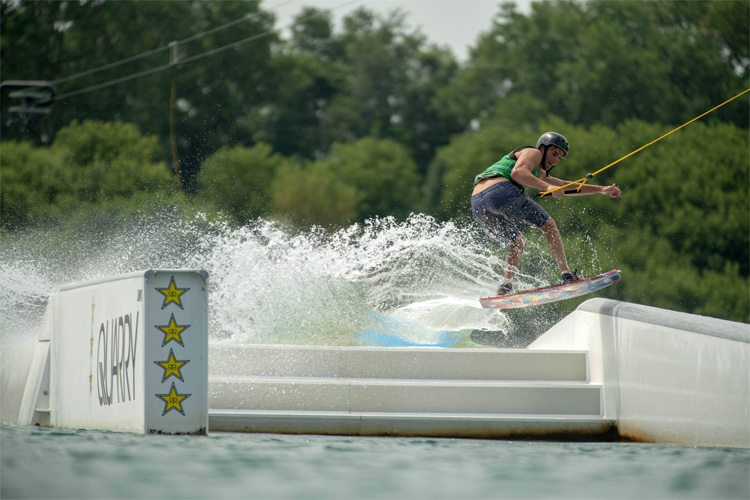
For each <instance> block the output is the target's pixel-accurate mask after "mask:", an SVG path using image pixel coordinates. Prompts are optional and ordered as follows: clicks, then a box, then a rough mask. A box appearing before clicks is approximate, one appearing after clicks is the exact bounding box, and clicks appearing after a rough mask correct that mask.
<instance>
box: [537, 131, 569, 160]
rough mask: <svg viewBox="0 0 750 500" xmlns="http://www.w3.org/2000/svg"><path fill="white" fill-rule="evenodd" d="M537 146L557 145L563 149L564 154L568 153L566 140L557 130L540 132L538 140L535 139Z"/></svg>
mask: <svg viewBox="0 0 750 500" xmlns="http://www.w3.org/2000/svg"><path fill="white" fill-rule="evenodd" d="M539 146H557V147H558V148H560V149H562V150H563V151H565V156H567V155H568V140H567V139H566V138H565V137H563V136H562V134H558V133H557V132H545V133H544V134H542V136H541V137H540V138H539V140H538V141H536V147H537V148H538V147H539Z"/></svg>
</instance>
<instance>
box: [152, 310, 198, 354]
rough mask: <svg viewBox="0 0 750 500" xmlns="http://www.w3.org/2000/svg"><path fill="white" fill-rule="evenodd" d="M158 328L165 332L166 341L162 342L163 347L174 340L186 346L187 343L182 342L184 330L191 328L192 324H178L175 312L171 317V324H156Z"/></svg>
mask: <svg viewBox="0 0 750 500" xmlns="http://www.w3.org/2000/svg"><path fill="white" fill-rule="evenodd" d="M156 328H158V329H159V330H161V331H162V333H164V341H163V342H162V343H161V346H162V347H164V346H165V345H167V342H170V341H172V340H174V341H175V342H177V343H178V344H180V345H181V346H182V347H185V344H184V343H183V342H182V332H183V331H185V330H187V329H188V328H190V325H178V324H177V322H176V321H175V320H174V313H173V314H172V315H171V316H170V317H169V324H167V325H161V326H159V325H156Z"/></svg>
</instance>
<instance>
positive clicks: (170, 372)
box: [154, 349, 190, 382]
mask: <svg viewBox="0 0 750 500" xmlns="http://www.w3.org/2000/svg"><path fill="white" fill-rule="evenodd" d="M188 363H190V360H187V359H186V360H177V359H175V357H174V351H173V350H172V349H170V350H169V358H168V359H167V360H166V361H154V364H155V365H158V366H161V367H162V369H164V375H163V377H162V379H161V381H162V382H164V381H166V380H167V379H168V378H169V377H177V378H178V379H180V382H184V381H185V380H183V378H182V372H181V371H180V369H181V368H182V367H183V366H184V365H186V364H188Z"/></svg>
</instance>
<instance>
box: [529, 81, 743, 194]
mask: <svg viewBox="0 0 750 500" xmlns="http://www.w3.org/2000/svg"><path fill="white" fill-rule="evenodd" d="M748 92H750V89H746V90H743V91H742V92H740V93H739V94H737V95H736V96H734V97H732V98H731V99H728V100H726V101H724V102H722V103H721V104H719V105H718V106H715V107H713V108H711V109H709V110H708V111H706V112H705V113H703V114H700V115H698V116H696V117H695V118H693V119H692V120H690V121H689V122H686V123H683V124H682V125H680V126H679V127H677V128H676V129H674V130H671V131H669V132H667V133H666V134H664V135H662V136H661V137H659V138H658V139H654V140H653V141H651V142H649V143H648V144H646V145H645V146H641V147H640V148H638V149H636V150H635V151H632V152H630V153H628V154H626V155H625V156H623V157H622V158H620V159H619V160H617V161H613V162H612V163H610V164H609V165H607V166H606V167H603V168H600V169H599V170H597V171H596V172H594V173H593V174H586V177H583V178H582V179H578V180H577V181H573V182H569V183H567V184H565V185H564V186H560V187H556V188H555V189H550V190H549V191H542V192H540V193H538V194H537V196H539V197H540V198H543V197H545V196H547V195H549V194H551V193H554V192H555V191H558V190H560V189H564V191H563V193H565V194H574V193H580V192H581V188H583V185H584V184H586V181H588V180H589V179H591V178H592V177H594V176H595V175H597V174H599V173H601V172H604V171H605V170H607V169H608V168H609V167H611V166H613V165H615V164H617V163H620V162H621V161H622V160H624V159H625V158H628V157H630V156H633V155H634V154H636V153H637V152H639V151H642V150H644V149H646V148H647V147H649V146H650V145H652V144H654V143H655V142H657V141H660V140H662V139H664V138H665V137H666V136H668V135H669V134H672V133H673V132H677V131H678V130H680V129H681V128H683V127H686V126H688V125H690V124H691V123H693V122H694V121H696V120H698V119H700V118H703V117H704V116H706V115H707V114H709V113H711V112H712V111H716V110H717V109H719V108H720V107H722V106H724V105H725V104H727V103H729V102H732V101H734V100H735V99H737V98H738V97H740V96H742V95H744V94H747V93H748ZM574 184H578V187H577V188H575V189H565V188H567V187H570V186H572V185H574Z"/></svg>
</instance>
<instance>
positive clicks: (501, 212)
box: [471, 181, 549, 242]
mask: <svg viewBox="0 0 750 500" xmlns="http://www.w3.org/2000/svg"><path fill="white" fill-rule="evenodd" d="M471 212H472V214H474V219H475V220H476V221H477V222H478V223H479V224H481V225H482V227H484V228H485V229H486V230H487V231H489V233H490V234H491V235H492V236H494V237H495V238H497V239H498V240H500V241H504V242H511V241H514V240H515V239H516V238H518V237H519V236H520V235H521V230H520V229H519V228H518V225H517V223H519V222H521V223H524V224H528V225H532V226H536V227H542V226H543V225H544V224H545V223H546V222H547V221H548V220H549V214H548V213H547V212H545V211H544V209H543V208H542V207H540V206H539V204H538V203H536V202H535V201H534V200H532V199H531V198H529V197H528V196H526V195H525V194H523V189H520V188H519V187H518V186H515V185H514V184H513V183H512V182H507V181H506V182H498V183H497V184H494V185H492V186H490V187H488V188H487V189H485V190H484V191H482V192H481V193H478V194H475V195H474V196H472V197H471Z"/></svg>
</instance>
